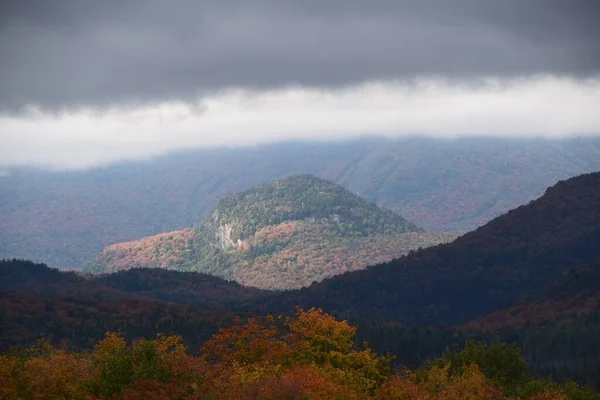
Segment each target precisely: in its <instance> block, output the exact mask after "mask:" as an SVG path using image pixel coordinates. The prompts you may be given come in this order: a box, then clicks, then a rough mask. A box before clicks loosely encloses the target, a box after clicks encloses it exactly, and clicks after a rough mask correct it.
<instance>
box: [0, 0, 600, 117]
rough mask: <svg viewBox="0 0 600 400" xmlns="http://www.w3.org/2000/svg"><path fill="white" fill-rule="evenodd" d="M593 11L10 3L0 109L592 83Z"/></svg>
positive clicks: (531, 2)
mask: <svg viewBox="0 0 600 400" xmlns="http://www.w3.org/2000/svg"><path fill="white" fill-rule="evenodd" d="M599 11H600V2H598V1H597V0H569V1H564V0H528V1H522V0H502V1H496V0H456V1H447V0H425V1H398V0H374V1H364V0H330V1H320V0H319V1H318V0H302V1H298V0H254V1H241V0H203V1H195V0H194V1H192V0H189V1H186V0H175V1H169V2H165V1H158V0H103V1H96V0H53V1H46V0H37V1H36V0H19V1H5V2H3V5H2V12H1V13H0V110H1V111H2V112H4V113H14V112H19V111H22V110H23V109H24V108H26V107H27V106H29V105H32V104H34V105H37V106H39V107H41V108H43V109H47V110H64V109H76V108H85V107H115V106H137V105H140V104H148V103H163V102H168V101H195V100H196V99H197V98H198V97H205V96H214V95H215V93H216V92H218V91H220V90H227V89H230V88H243V89H246V90H258V91H263V90H272V89H281V88H286V87H290V86H302V87H308V88H313V89H323V88H329V89H331V88H339V87H345V86H353V85H357V84H361V83H364V82H372V81H381V80H403V81H412V80H415V79H422V78H423V77H432V76H433V77H441V78H444V79H454V80H457V81H462V82H464V81H470V80H472V79H478V78H482V77H490V76H493V77H500V78H514V77H522V76H530V75H536V74H551V75H556V76H569V77H583V78H585V77H590V76H594V75H596V74H597V73H598V72H599V71H600V46H598V38H600V24H598V19H599V17H600V12H599Z"/></svg>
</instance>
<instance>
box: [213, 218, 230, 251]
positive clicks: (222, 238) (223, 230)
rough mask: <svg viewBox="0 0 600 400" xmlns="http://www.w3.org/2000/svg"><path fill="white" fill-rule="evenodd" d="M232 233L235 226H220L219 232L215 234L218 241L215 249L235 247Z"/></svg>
mask: <svg viewBox="0 0 600 400" xmlns="http://www.w3.org/2000/svg"><path fill="white" fill-rule="evenodd" d="M231 231H233V226H232V225H231V224H224V225H219V227H218V228H217V232H216V233H215V238H216V239H217V241H216V243H215V244H214V247H216V248H218V249H221V250H225V249H228V248H230V247H234V246H235V243H234V242H233V240H231Z"/></svg>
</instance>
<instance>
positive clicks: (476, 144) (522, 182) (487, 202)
mask: <svg viewBox="0 0 600 400" xmlns="http://www.w3.org/2000/svg"><path fill="white" fill-rule="evenodd" d="M599 168H600V139H598V138H581V139H576V138H575V139H562V140H558V139H556V140H555V139H507V138H504V139H500V138H497V139H494V138H462V139H454V140H441V139H430V138H406V139H399V140H388V139H383V138H379V139H376V138H364V139H360V140H350V141H341V142H289V143H279V144H271V145H264V146H258V147H249V148H232V149H226V148H223V149H211V150H195V151H192V150H190V151H188V152H182V153H174V154H171V155H169V156H164V157H159V158H156V159H151V160H149V161H144V162H129V163H122V164H115V165H112V166H107V167H102V168H96V169H91V170H87V171H64V172H49V171H40V170H36V169H31V168H10V169H8V172H9V174H6V176H2V177H0V212H1V213H2V216H3V218H2V219H1V220H0V256H3V257H22V258H27V259H32V260H37V261H43V262H46V263H48V264H49V265H51V266H55V267H60V268H75V269H80V268H82V267H83V266H84V265H85V263H86V262H87V261H88V260H89V259H91V258H92V257H93V255H94V254H96V253H97V252H99V251H100V250H101V249H102V248H103V247H105V246H107V245H110V244H114V243H118V242H122V241H128V240H133V239H139V238H142V237H145V236H149V235H153V234H157V233H160V232H168V231H172V230H176V229H181V228H184V227H189V226H193V225H194V224H195V223H197V222H198V221H199V220H200V219H201V218H202V217H203V216H205V215H206V214H207V213H208V212H209V211H210V210H211V209H212V208H213V207H214V206H215V205H216V204H217V202H218V200H219V198H220V197H221V196H224V195H226V194H229V193H233V192H238V191H242V190H245V189H248V188H249V187H251V186H254V185H257V184H260V183H263V182H266V181H270V180H273V179H277V178H281V177H285V176H289V175H295V174H307V173H308V174H313V175H316V176H320V177H323V178H326V179H329V180H332V181H334V182H337V183H339V184H341V185H343V186H344V187H346V188H347V189H349V190H351V191H353V192H355V193H358V194H359V195H361V196H363V197H365V198H366V199H368V200H370V201H374V202H376V203H377V204H380V205H382V206H385V207H387V208H390V209H392V210H394V211H397V212H398V213H400V215H402V216H403V217H404V218H406V219H407V220H409V221H412V222H414V223H415V224H416V225H418V226H420V227H422V228H424V229H425V230H426V231H432V232H458V233H462V232H466V231H468V230H471V229H473V228H475V227H477V226H480V225H482V224H483V223H485V222H487V221H489V220H490V219H491V218H493V217H495V216H497V215H499V214H501V213H503V212H505V211H508V210H509V209H511V208H514V207H516V206H518V205H521V204H524V203H527V202H528V201H530V200H532V199H534V198H536V197H538V196H539V195H541V194H542V193H543V191H544V189H545V188H546V187H547V186H550V185H552V184H554V183H555V182H556V181H558V180H560V179H565V178H568V177H571V176H575V175H577V174H580V173H585V172H591V171H594V170H597V169H599Z"/></svg>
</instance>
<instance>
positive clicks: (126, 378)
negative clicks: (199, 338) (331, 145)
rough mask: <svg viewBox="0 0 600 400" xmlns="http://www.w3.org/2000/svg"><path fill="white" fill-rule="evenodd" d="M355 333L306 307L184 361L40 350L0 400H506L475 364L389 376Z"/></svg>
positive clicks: (118, 351) (6, 384)
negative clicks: (454, 369)
mask: <svg viewBox="0 0 600 400" xmlns="http://www.w3.org/2000/svg"><path fill="white" fill-rule="evenodd" d="M355 330H356V329H355V328H354V327H351V326H350V325H348V324H347V323H346V322H345V321H337V320H336V319H334V318H333V317H332V316H330V315H327V314H325V313H323V312H322V310H319V309H314V308H313V309H310V310H308V311H304V310H302V309H297V310H296V313H295V315H294V316H292V317H290V318H284V317H278V318H275V317H267V318H264V319H258V318H249V319H248V320H247V321H245V322H244V321H242V320H238V321H237V322H236V323H235V324H234V325H233V326H231V327H228V328H224V329H221V330H220V331H219V332H218V333H217V334H216V335H214V336H213V337H212V338H211V339H210V340H208V341H207V342H206V343H205V344H204V345H203V346H202V349H201V355H200V356H192V355H189V354H187V353H186V349H185V347H184V346H183V344H182V339H181V337H179V336H165V335H160V334H159V335H158V336H157V337H156V339H154V340H146V339H139V340H136V341H134V342H133V343H132V344H130V345H128V344H127V343H126V341H125V340H124V339H123V338H122V337H120V336H119V335H118V334H115V333H110V332H107V333H106V335H105V338H104V340H102V341H101V342H99V343H98V344H97V345H96V346H95V348H94V352H93V353H91V354H69V353H65V352H64V351H61V350H56V349H52V348H50V347H49V346H48V345H47V344H44V343H42V344H41V345H38V346H37V347H35V348H33V349H32V350H30V351H28V352H25V353H24V354H21V355H12V356H0V383H1V384H0V399H81V400H94V399H97V400H100V399H114V400H116V399H123V400H159V399H181V400H200V399H213V400H219V399H223V400H229V399H239V400H246V399H273V400H276V399H315V400H316V399H350V400H352V399H373V400H392V399H406V400H409V399H410V400H413V399H414V400H434V399H439V400H462V399H473V400H475V399H477V400H492V399H498V400H501V399H508V398H507V397H505V395H504V394H503V390H502V388H500V387H497V386H496V385H494V384H493V383H492V382H491V381H490V380H489V379H488V378H487V377H486V376H484V375H483V373H482V372H481V371H480V370H479V368H478V366H477V364H472V365H470V366H468V367H466V368H464V369H460V370H459V371H458V372H456V373H450V368H449V365H446V366H439V365H438V366H433V367H432V368H431V369H430V370H428V371H427V373H426V375H425V376H424V377H420V378H418V377H417V375H416V374H414V373H412V372H405V373H404V374H400V373H395V374H391V373H390V369H389V361H390V358H389V357H378V356H377V355H375V354H374V353H373V352H372V351H371V350H370V349H369V348H368V347H366V345H365V347H364V348H363V349H362V350H356V349H354V348H353V338H354V334H355ZM534 386H535V385H534ZM532 387H533V386H532ZM536 387H537V389H535V390H533V391H530V392H532V393H530V394H529V395H527V397H524V398H528V399H533V400H565V399H566V398H567V397H565V395H563V394H562V392H561V390H560V388H559V387H558V386H557V385H555V384H545V383H544V382H542V381H539V382H537V386H536ZM578 398H579V397H578ZM581 398H584V397H581ZM585 398H591V397H585Z"/></svg>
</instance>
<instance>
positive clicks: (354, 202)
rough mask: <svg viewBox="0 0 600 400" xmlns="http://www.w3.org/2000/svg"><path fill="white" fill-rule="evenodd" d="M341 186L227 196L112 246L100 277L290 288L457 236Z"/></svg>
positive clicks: (292, 183)
mask: <svg viewBox="0 0 600 400" xmlns="http://www.w3.org/2000/svg"><path fill="white" fill-rule="evenodd" d="M453 238H454V236H453V235H448V234H430V233H425V232H423V231H422V230H421V229H419V228H417V226H416V225H415V224H413V223H411V222H409V221H407V220H405V219H404V218H402V217H401V216H400V215H398V214H396V213H394V212H392V211H390V210H387V209H382V208H379V207H377V206H376V205H375V204H373V203H370V202H368V201H367V200H365V199H363V198H361V197H360V196H358V195H356V194H354V193H351V192H350V191H348V190H347V189H344V188H343V187H341V186H340V185H337V184H335V183H333V182H330V181H326V180H323V179H320V178H317V177H314V176H310V175H297V176H293V177H287V178H283V179H279V180H276V181H273V182H269V183H265V184H262V185H258V186H256V187H253V188H251V189H248V190H246V191H244V192H241V193H235V194H231V195H228V196H225V197H224V198H223V199H221V200H220V201H219V204H218V205H217V207H216V208H215V210H214V211H213V212H212V213H211V214H210V215H208V216H207V217H206V218H204V219H203V220H202V221H201V223H200V224H199V225H198V226H197V227H196V228H194V229H193V230H192V229H186V230H182V231H176V232H171V233H166V234H160V235H156V236H153V237H150V238H146V239H142V240H140V241H135V242H128V243H121V244H116V245H112V246H108V247H107V248H106V249H104V251H103V252H102V253H101V254H99V255H98V256H97V257H95V258H94V259H93V260H92V261H91V262H90V264H89V271H91V272H94V273H102V272H113V271H116V270H121V269H128V268H133V267H155V268H166V269H175V270H184V271H197V272H203V273H209V274H213V275H216V276H220V277H223V278H227V279H234V280H236V281H238V282H240V283H242V284H245V285H249V286H255V287H260V288H266V289H290V288H297V287H302V286H307V285H309V284H310V283H312V282H313V281H320V280H322V279H324V278H327V277H330V276H333V275H336V274H339V273H343V272H346V271H351V270H356V269H360V268H364V267H366V266H367V265H369V264H372V263H373V262H378V261H388V260H390V259H392V258H394V257H398V256H400V255H402V254H405V253H407V252H408V251H410V250H414V249H417V248H419V247H427V246H430V245H433V244H438V243H441V242H444V241H448V240H451V239H453Z"/></svg>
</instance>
